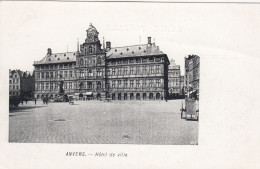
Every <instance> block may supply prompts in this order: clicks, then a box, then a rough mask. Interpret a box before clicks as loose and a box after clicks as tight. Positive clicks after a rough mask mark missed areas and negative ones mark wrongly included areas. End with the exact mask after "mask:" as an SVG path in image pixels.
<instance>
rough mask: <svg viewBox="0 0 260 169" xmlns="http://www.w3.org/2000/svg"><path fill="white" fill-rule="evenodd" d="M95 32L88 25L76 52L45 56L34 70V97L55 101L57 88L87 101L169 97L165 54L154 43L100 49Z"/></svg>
mask: <svg viewBox="0 0 260 169" xmlns="http://www.w3.org/2000/svg"><path fill="white" fill-rule="evenodd" d="M98 34H99V33H98V31H97V29H96V28H95V27H94V26H93V25H92V24H90V26H89V28H88V29H87V38H86V39H85V42H84V43H83V44H81V45H80V48H79V47H78V50H77V51H76V52H66V53H56V54H53V53H52V51H51V49H48V53H47V55H46V56H45V57H44V58H43V59H42V60H41V61H38V62H35V63H34V66H35V79H36V82H35V89H36V91H35V97H36V98H38V99H40V98H41V96H42V95H48V96H49V97H55V95H57V94H58V86H59V85H58V84H59V83H60V82H61V81H63V82H64V90H65V93H67V94H70V95H74V96H75V97H78V98H82V99H87V98H94V99H105V98H111V99H112V100H156V99H163V98H165V97H167V96H168V65H169V60H168V57H167V55H166V54H164V53H163V52H161V51H160V50H159V47H158V46H156V45H155V43H151V38H150V37H148V43H147V44H142V45H134V46H125V47H113V48H111V42H106V48H105V47H104V46H103V48H101V46H102V45H101V43H100V40H99V38H98Z"/></svg>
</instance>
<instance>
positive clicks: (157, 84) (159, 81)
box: [156, 79, 161, 87]
mask: <svg viewBox="0 0 260 169" xmlns="http://www.w3.org/2000/svg"><path fill="white" fill-rule="evenodd" d="M160 84H161V80H160V79H157V80H156V86H157V87H160V86H161V85H160Z"/></svg>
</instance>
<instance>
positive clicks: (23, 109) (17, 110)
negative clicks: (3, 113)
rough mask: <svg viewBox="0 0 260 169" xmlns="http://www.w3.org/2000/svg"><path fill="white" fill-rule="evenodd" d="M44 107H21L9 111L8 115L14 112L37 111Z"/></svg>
mask: <svg viewBox="0 0 260 169" xmlns="http://www.w3.org/2000/svg"><path fill="white" fill-rule="evenodd" d="M42 107H46V106H22V107H19V106H18V107H15V108H13V109H9V113H15V112H24V111H26V110H29V109H37V108H42Z"/></svg>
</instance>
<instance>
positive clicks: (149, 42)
mask: <svg viewBox="0 0 260 169" xmlns="http://www.w3.org/2000/svg"><path fill="white" fill-rule="evenodd" d="M147 39H148V44H149V45H151V44H152V41H151V37H150V36H149V37H148V38H147Z"/></svg>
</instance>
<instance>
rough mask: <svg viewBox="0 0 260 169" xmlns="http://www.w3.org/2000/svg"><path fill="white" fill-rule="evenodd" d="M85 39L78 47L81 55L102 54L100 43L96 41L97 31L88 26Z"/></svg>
mask: <svg viewBox="0 0 260 169" xmlns="http://www.w3.org/2000/svg"><path fill="white" fill-rule="evenodd" d="M86 32H87V38H86V39H85V43H83V44H82V45H80V51H81V53H83V54H85V55H92V54H94V55H95V54H99V53H102V49H101V43H100V41H99V39H98V34H99V33H98V31H97V29H96V28H95V27H94V26H93V25H92V24H90V25H89V28H88V29H87V30H86Z"/></svg>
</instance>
